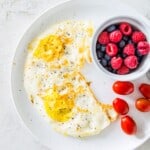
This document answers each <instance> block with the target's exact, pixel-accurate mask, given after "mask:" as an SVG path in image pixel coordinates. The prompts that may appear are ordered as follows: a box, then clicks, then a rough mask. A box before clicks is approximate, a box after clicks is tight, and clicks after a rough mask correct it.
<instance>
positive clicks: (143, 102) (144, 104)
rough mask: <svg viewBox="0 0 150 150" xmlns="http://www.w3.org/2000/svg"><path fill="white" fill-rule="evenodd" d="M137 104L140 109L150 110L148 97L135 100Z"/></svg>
mask: <svg viewBox="0 0 150 150" xmlns="http://www.w3.org/2000/svg"><path fill="white" fill-rule="evenodd" d="M135 106H136V108H137V109H138V110H139V111H142V112H149V111H150V100H148V99H146V98H139V99H137V100H136V101H135Z"/></svg>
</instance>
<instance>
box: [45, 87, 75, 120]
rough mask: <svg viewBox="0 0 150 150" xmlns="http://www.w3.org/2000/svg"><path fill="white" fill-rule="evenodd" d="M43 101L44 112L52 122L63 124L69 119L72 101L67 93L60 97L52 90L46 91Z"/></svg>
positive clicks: (72, 105)
mask: <svg viewBox="0 0 150 150" xmlns="http://www.w3.org/2000/svg"><path fill="white" fill-rule="evenodd" d="M43 100H44V108H45V111H46V113H47V115H48V116H49V117H51V118H52V119H53V120H55V121H59V122H65V121H67V120H69V119H70V118H71V116H72V109H73V107H74V99H73V97H70V95H69V93H67V94H63V95H60V94H59V93H58V92H57V91H55V90H54V89H52V90H48V91H47V93H46V95H45V96H44V97H43Z"/></svg>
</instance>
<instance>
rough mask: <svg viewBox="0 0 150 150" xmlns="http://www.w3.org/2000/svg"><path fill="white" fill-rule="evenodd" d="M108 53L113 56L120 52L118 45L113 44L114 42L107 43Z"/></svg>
mask: <svg viewBox="0 0 150 150" xmlns="http://www.w3.org/2000/svg"><path fill="white" fill-rule="evenodd" d="M106 53H107V55H109V56H111V57H112V56H115V55H116V54H117V53H118V47H117V45H116V44H113V43H109V44H107V46H106Z"/></svg>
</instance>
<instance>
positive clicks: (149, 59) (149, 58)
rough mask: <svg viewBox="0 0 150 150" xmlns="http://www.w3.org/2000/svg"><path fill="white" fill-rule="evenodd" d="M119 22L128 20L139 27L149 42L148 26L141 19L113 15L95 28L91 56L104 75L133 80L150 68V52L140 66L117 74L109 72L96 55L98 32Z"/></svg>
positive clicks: (122, 79)
mask: <svg viewBox="0 0 150 150" xmlns="http://www.w3.org/2000/svg"><path fill="white" fill-rule="evenodd" d="M119 22H128V23H130V24H131V25H133V26H135V27H136V28H137V29H139V30H140V31H142V32H143V33H144V34H145V35H146V38H147V41H148V42H149V43H150V28H149V29H148V26H147V25H146V24H145V23H144V22H143V20H142V19H139V18H138V19H137V18H135V17H130V16H119V17H113V18H110V19H107V20H106V21H104V22H103V23H102V24H101V25H100V26H99V28H98V29H97V30H96V32H95V34H94V36H93V40H92V47H91V50H92V58H93V60H94V63H95V65H96V66H97V67H98V69H99V70H100V71H102V72H103V73H104V74H105V75H107V76H109V77H111V78H113V79H115V80H120V81H129V80H135V79H137V78H139V77H141V76H142V75H144V74H145V73H146V72H147V71H148V70H149V69H150V53H149V54H148V55H147V56H145V57H144V60H143V61H142V62H141V64H140V66H139V67H138V68H137V69H136V70H135V71H133V72H131V73H129V74H126V75H118V74H114V73H111V72H109V71H108V70H106V69H105V68H104V67H103V66H102V65H101V64H100V63H99V60H98V58H97V55H96V42H97V38H98V36H99V34H100V33H101V32H102V31H103V30H104V29H105V28H107V27H108V26H109V25H112V24H115V23H119Z"/></svg>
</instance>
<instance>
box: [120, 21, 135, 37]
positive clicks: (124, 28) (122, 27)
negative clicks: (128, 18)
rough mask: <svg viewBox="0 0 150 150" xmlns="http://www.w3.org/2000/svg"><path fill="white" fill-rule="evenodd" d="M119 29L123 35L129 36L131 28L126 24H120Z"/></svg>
mask: <svg viewBox="0 0 150 150" xmlns="http://www.w3.org/2000/svg"><path fill="white" fill-rule="evenodd" d="M119 28H120V30H121V32H122V33H123V34H124V35H130V34H131V33H132V27H131V26H130V24H128V23H126V22H124V23H121V24H120V27H119Z"/></svg>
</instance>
